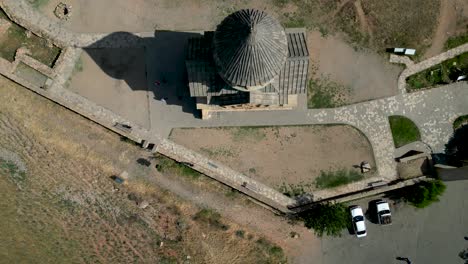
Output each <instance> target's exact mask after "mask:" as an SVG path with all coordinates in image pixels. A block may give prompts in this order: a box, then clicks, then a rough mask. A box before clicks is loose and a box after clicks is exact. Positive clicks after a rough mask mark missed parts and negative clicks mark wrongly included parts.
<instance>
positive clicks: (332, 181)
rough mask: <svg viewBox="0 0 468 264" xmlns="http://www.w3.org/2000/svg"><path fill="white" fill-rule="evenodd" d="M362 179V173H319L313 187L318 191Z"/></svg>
mask: <svg viewBox="0 0 468 264" xmlns="http://www.w3.org/2000/svg"><path fill="white" fill-rule="evenodd" d="M362 178H364V176H363V175H362V173H360V172H357V171H355V170H347V169H340V170H337V171H321V172H320V176H319V177H318V178H317V179H316V180H315V187H317V188H319V189H328V188H334V187H337V186H341V185H345V184H348V183H351V182H355V181H359V180H361V179H362Z"/></svg>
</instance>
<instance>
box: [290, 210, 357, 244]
mask: <svg viewBox="0 0 468 264" xmlns="http://www.w3.org/2000/svg"><path fill="white" fill-rule="evenodd" d="M299 217H300V218H301V219H302V220H303V221H304V225H305V226H306V227H307V228H309V229H313V230H314V232H315V234H316V235H317V236H320V237H321V236H323V235H324V234H326V235H327V236H340V235H341V231H342V230H343V229H345V228H346V227H347V226H348V224H349V221H350V220H349V216H348V211H347V208H346V206H345V205H343V204H330V203H327V204H319V205H317V206H315V207H314V208H312V209H311V210H309V211H306V212H303V213H301V214H300V215H299Z"/></svg>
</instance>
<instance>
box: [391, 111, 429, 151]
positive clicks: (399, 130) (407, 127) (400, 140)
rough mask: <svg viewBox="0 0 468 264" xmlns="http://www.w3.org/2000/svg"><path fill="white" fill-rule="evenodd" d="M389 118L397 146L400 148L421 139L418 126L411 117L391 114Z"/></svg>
mask: <svg viewBox="0 0 468 264" xmlns="http://www.w3.org/2000/svg"><path fill="white" fill-rule="evenodd" d="M388 120H389V121H390V129H391V130H392V136H393V143H395V147H397V148H399V147H401V146H404V145H406V144H408V143H411V142H414V141H418V140H420V139H421V135H420V133H419V129H418V127H417V126H416V125H415V124H414V123H413V121H411V120H410V119H408V118H406V117H404V116H390V117H388Z"/></svg>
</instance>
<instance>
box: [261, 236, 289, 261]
mask: <svg viewBox="0 0 468 264" xmlns="http://www.w3.org/2000/svg"><path fill="white" fill-rule="evenodd" d="M256 242H257V246H258V247H259V249H260V250H262V251H263V252H264V253H265V254H266V255H267V256H268V257H269V260H270V261H269V262H267V263H283V262H284V261H285V256H284V252H283V249H282V248H280V247H278V246H276V245H274V244H272V243H271V242H270V241H268V240H266V239H265V238H259V239H258V240H257V241H256Z"/></svg>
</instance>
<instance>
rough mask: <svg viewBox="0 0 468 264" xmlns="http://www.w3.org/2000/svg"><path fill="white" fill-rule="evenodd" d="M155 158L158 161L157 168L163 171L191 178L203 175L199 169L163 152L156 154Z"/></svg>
mask: <svg viewBox="0 0 468 264" xmlns="http://www.w3.org/2000/svg"><path fill="white" fill-rule="evenodd" d="M155 160H156V161H157V162H156V163H157V165H156V168H157V170H158V171H159V172H162V173H170V174H175V175H181V176H185V177H188V178H191V179H198V178H199V177H200V176H201V175H202V174H201V173H199V172H198V171H196V170H194V169H192V168H190V167H188V166H186V165H184V164H182V163H179V162H177V161H175V160H172V159H170V158H168V157H165V156H163V155H161V154H156V156H155Z"/></svg>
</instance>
